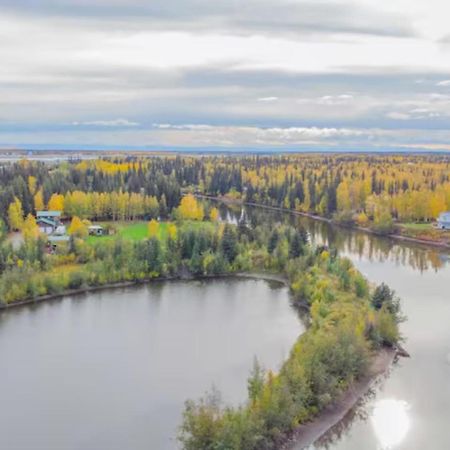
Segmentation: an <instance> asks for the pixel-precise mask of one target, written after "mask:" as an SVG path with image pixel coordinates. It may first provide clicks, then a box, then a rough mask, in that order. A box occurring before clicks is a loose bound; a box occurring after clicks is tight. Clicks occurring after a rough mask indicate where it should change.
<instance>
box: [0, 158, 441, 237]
mask: <svg viewBox="0 0 450 450" xmlns="http://www.w3.org/2000/svg"><path fill="white" fill-rule="evenodd" d="M0 179H1V186H0V216H1V217H2V218H3V219H4V221H5V222H6V221H7V220H8V208H9V205H11V203H13V202H14V201H15V200H16V199H17V200H19V201H20V203H21V207H22V213H23V216H26V215H27V214H28V213H33V212H34V211H35V210H37V209H40V208H47V207H56V208H60V209H63V211H65V212H66V213H67V214H68V215H70V214H73V210H74V208H75V209H76V212H77V214H78V215H80V216H86V217H101V218H110V219H115V218H118V217H119V218H124V219H125V218H134V217H140V216H141V215H145V214H147V211H146V209H145V207H144V208H142V207H138V206H137V203H139V202H137V197H136V196H133V197H132V196H131V194H137V195H141V196H143V197H151V198H154V199H156V200H157V202H158V206H159V207H160V208H161V209H162V210H163V212H164V213H165V212H166V211H167V212H170V211H171V210H172V208H174V207H175V206H177V205H178V203H179V201H180V196H181V192H182V190H183V189H192V190H194V189H195V190H198V191H199V192H202V193H206V194H211V195H219V196H220V195H228V196H231V197H234V198H238V199H242V200H245V201H248V202H256V203H262V204H265V205H271V206H278V207H285V208H289V209H295V210H299V211H304V212H312V213H316V214H320V215H323V216H326V217H334V218H335V219H336V220H339V221H342V222H349V223H352V222H355V223H358V224H359V225H367V224H371V225H372V226H374V227H375V228H378V229H379V230H380V231H389V230H390V229H391V228H392V226H393V223H394V222H395V221H396V220H398V221H401V222H409V221H429V220H432V219H435V218H436V217H437V216H438V215H439V214H440V213H441V212H443V211H445V210H450V157H449V156H446V155H411V156H403V155H402V156H385V155H287V156H208V157H202V158H200V157H190V156H178V157H174V156H170V157H152V158H136V157H130V158H123V159H108V160H107V159H99V160H93V161H82V162H63V163H59V164H57V165H49V164H45V163H39V162H28V161H26V160H24V161H21V162H19V163H15V164H9V165H8V164H6V165H4V166H3V167H2V168H1V169H0ZM69 193H70V194H69ZM82 193H85V194H89V195H90V196H88V197H87V198H84V199H83V198H82ZM94 193H97V194H103V196H102V197H96V196H94V195H93V194H94ZM112 193H115V195H111V194H112ZM120 193H121V195H119V194H120ZM108 194H109V196H108ZM124 194H127V195H129V196H128V197H125V196H124ZM55 195H62V196H63V197H64V198H63V200H62V202H61V201H60V202H59V203H58V202H55V201H52V197H53V200H54V199H55ZM133 201H136V202H135V203H133ZM152 201H153V200H152ZM129 204H130V205H129ZM128 205H129V206H128ZM132 205H135V206H132ZM96 208H97V210H96ZM127 208H128V209H127ZM133 208H134V209H133ZM80 210H81V211H80ZM152 211H153V209H152Z"/></svg>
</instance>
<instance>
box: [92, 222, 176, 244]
mask: <svg viewBox="0 0 450 450" xmlns="http://www.w3.org/2000/svg"><path fill="white" fill-rule="evenodd" d="M111 224H112V225H114V227H115V228H116V230H117V231H116V233H115V234H112V235H109V236H88V238H87V242H89V243H92V242H96V241H98V240H112V239H117V238H118V237H122V238H124V239H129V240H131V241H141V240H142V239H146V238H147V236H148V222H109V225H111ZM167 225H168V223H167V222H161V223H160V224H159V235H158V237H159V238H160V239H161V240H165V239H166V238H167Z"/></svg>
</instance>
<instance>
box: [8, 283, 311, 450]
mask: <svg viewBox="0 0 450 450" xmlns="http://www.w3.org/2000/svg"><path fill="white" fill-rule="evenodd" d="M303 331H304V326H303V324H302V322H301V320H300V318H299V317H298V314H297V312H296V310H295V309H294V308H292V307H291V305H290V302H289V295H288V290H287V288H286V287H282V286H281V285H280V284H278V283H272V282H271V283H269V282H266V281H262V280H248V279H216V280H209V281H207V282H203V281H189V282H181V281H180V282H166V283H158V282H156V283H153V284H149V285H146V286H140V287H133V288H124V289H115V290H104V291H100V292H94V293H89V294H86V295H82V296H73V297H66V298H64V299H62V300H55V301H49V302H45V303H40V304H37V305H34V306H27V307H21V308H17V309H11V310H8V311H4V312H2V313H1V314H0V355H1V357H0V384H1V386H2V395H1V400H0V449H4V450H19V449H20V450H25V449H26V450H38V449H39V450H69V449H70V450H81V449H83V450H125V449H130V450H166V449H167V450H169V449H174V448H177V445H176V441H175V440H174V437H175V435H176V429H177V426H178V425H179V423H180V418H181V412H182V409H183V405H184V402H185V400H187V399H188V398H194V399H197V398H198V397H199V396H201V395H203V394H204V392H205V391H206V390H208V389H210V388H211V387H212V386H213V385H214V386H215V387H216V388H218V389H219V390H220V391H221V393H222V396H223V399H224V401H225V402H226V403H229V404H234V405H237V404H239V403H241V402H243V401H244V400H245V398H246V395H247V393H246V392H247V391H246V389H247V377H248V375H249V372H250V370H251V368H252V366H253V360H254V357H255V356H256V357H257V358H258V360H259V361H260V363H261V364H262V365H263V366H264V367H265V368H268V369H269V368H270V369H273V370H277V369H278V368H279V367H280V364H281V363H282V361H284V360H285V359H286V358H287V357H288V353H289V350H290V348H291V347H292V345H293V344H294V342H295V340H296V339H297V337H298V336H299V334H301V333H302V332H303Z"/></svg>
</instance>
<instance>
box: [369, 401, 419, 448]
mask: <svg viewBox="0 0 450 450" xmlns="http://www.w3.org/2000/svg"><path fill="white" fill-rule="evenodd" d="M408 410H409V405H408V403H407V402H405V401H403V400H396V399H392V398H388V399H383V400H379V401H377V402H376V403H375V406H374V409H373V413H372V416H371V418H370V421H371V423H372V427H373V429H374V431H375V435H376V437H377V439H378V443H379V446H380V447H379V448H380V450H390V449H393V448H395V447H396V446H397V445H399V444H400V443H401V442H402V441H403V439H404V438H405V436H406V435H407V433H408V430H409V428H410V418H409V415H408Z"/></svg>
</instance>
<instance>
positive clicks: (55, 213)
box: [36, 211, 61, 217]
mask: <svg viewBox="0 0 450 450" xmlns="http://www.w3.org/2000/svg"><path fill="white" fill-rule="evenodd" d="M60 216H61V211H36V217H60Z"/></svg>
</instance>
